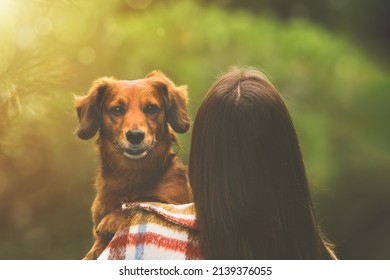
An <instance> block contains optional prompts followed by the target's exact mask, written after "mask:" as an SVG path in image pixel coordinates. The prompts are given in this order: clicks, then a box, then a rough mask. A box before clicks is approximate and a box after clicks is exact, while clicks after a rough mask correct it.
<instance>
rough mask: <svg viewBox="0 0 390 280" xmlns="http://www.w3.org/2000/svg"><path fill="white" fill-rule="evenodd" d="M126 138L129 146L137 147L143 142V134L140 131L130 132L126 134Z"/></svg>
mask: <svg viewBox="0 0 390 280" xmlns="http://www.w3.org/2000/svg"><path fill="white" fill-rule="evenodd" d="M126 138H127V140H128V141H129V142H130V143H131V144H133V145H138V144H140V143H141V142H142V141H143V140H144V138H145V133H144V132H143V131H142V130H130V131H128V132H127V133H126Z"/></svg>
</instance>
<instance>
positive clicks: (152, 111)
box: [144, 104, 159, 115]
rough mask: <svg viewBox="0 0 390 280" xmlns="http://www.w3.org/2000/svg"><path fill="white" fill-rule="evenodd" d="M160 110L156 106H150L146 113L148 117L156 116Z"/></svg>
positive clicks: (147, 107) (146, 108)
mask: <svg viewBox="0 0 390 280" xmlns="http://www.w3.org/2000/svg"><path fill="white" fill-rule="evenodd" d="M158 110H159V108H158V107H157V106H156V105H153V104H151V105H148V106H146V107H145V109H144V111H145V113H146V114H148V115H154V114H156V113H157V112H158Z"/></svg>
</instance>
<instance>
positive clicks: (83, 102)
mask: <svg viewBox="0 0 390 280" xmlns="http://www.w3.org/2000/svg"><path fill="white" fill-rule="evenodd" d="M113 81H114V80H113V79H111V78H100V79H98V80H96V81H94V82H93V84H92V86H91V88H90V89H89V92H88V94H87V95H86V96H76V97H75V103H76V110H77V116H78V118H79V127H78V129H77V130H76V134H77V136H78V137H79V138H81V139H83V140H88V139H91V138H92V137H93V136H95V134H96V133H97V131H98V130H99V128H100V124H101V111H102V107H103V100H104V95H105V93H106V91H107V90H108V89H109V87H110V84H111V83H112V82H113Z"/></svg>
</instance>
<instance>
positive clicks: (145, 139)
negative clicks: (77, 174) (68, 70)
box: [76, 71, 192, 259]
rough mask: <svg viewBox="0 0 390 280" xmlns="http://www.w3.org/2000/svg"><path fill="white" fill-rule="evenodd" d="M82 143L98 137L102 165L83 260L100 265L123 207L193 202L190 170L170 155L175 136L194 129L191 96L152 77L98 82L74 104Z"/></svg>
mask: <svg viewBox="0 0 390 280" xmlns="http://www.w3.org/2000/svg"><path fill="white" fill-rule="evenodd" d="M76 108H77V115H78V118H79V128H78V130H77V135H78V137H80V138H81V139H83V140H88V139H90V138H92V137H93V136H94V135H95V134H96V133H98V136H99V137H98V139H97V145H98V152H99V155H100V156H99V159H100V165H99V169H98V172H97V177H96V192H97V193H96V197H95V200H94V202H93V205H92V217H93V223H94V228H93V235H94V244H93V247H92V249H91V250H90V251H89V252H88V254H87V255H86V256H85V257H84V259H96V258H97V257H98V256H99V255H100V254H101V252H102V251H103V250H104V248H105V247H106V246H107V244H108V242H109V241H110V239H111V237H112V236H113V234H114V233H115V232H116V230H117V229H118V227H119V226H120V224H121V223H123V222H124V221H125V220H126V215H125V213H124V212H123V211H121V205H122V203H123V202H137V201H155V202H164V203H172V204H183V203H189V202H191V201H192V194H191V191H190V188H189V184H188V181H187V170H186V167H185V166H184V165H183V163H182V162H181V161H180V160H179V159H178V157H177V156H176V154H175V152H174V151H173V150H172V147H171V146H172V144H177V139H176V137H175V135H174V133H173V131H175V132H177V133H185V132H187V131H188V129H189V127H190V120H189V117H188V114H187V90H186V87H185V86H180V87H176V86H175V85H174V84H173V83H172V82H171V81H170V80H169V79H168V78H167V77H166V76H165V75H164V74H163V73H161V72H157V71H153V72H151V73H150V74H148V75H147V76H146V78H145V79H140V80H132V81H128V80H115V79H113V78H101V79H98V80H96V81H95V82H94V83H93V85H92V87H91V89H90V90H89V93H88V94H87V95H86V96H83V97H77V98H76Z"/></svg>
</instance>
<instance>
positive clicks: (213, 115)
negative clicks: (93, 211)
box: [189, 69, 335, 259]
mask: <svg viewBox="0 0 390 280" xmlns="http://www.w3.org/2000/svg"><path fill="white" fill-rule="evenodd" d="M189 177H190V183H191V187H192V190H193V194H194V202H195V208H196V213H197V222H198V227H199V230H200V243H201V249H202V253H203V255H204V257H205V258H206V259H332V258H335V256H334V255H333V253H332V251H331V249H330V248H329V246H328V244H327V242H326V241H325V239H324V237H323V236H322V234H321V232H320V229H319V227H318V225H317V223H316V220H315V216H314V212H313V207H312V203H311V197H310V193H309V187H308V182H307V178H306V172H305V168H304V164H303V160H302V155H301V150H300V147H299V143H298V139H297V135H296V132H295V129H294V125H293V123H292V121H291V117H290V114H289V112H288V110H287V107H286V105H285V103H284V101H283V99H282V97H281V95H280V94H279V93H278V91H277V90H276V88H275V87H274V86H273V85H272V83H271V82H270V81H269V80H268V79H267V77H266V76H265V75H264V74H263V73H261V72H259V71H257V70H254V69H232V70H230V71H229V72H227V73H226V74H224V75H222V76H221V77H220V78H219V79H218V80H217V81H216V82H215V84H214V85H213V86H212V87H211V89H210V90H209V92H208V94H207V95H206V97H205V99H204V101H203V103H202V104H201V106H200V108H199V110H198V113H197V115H196V118H195V121H194V126H193V132H192V141H191V151H190V161H189Z"/></svg>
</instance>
